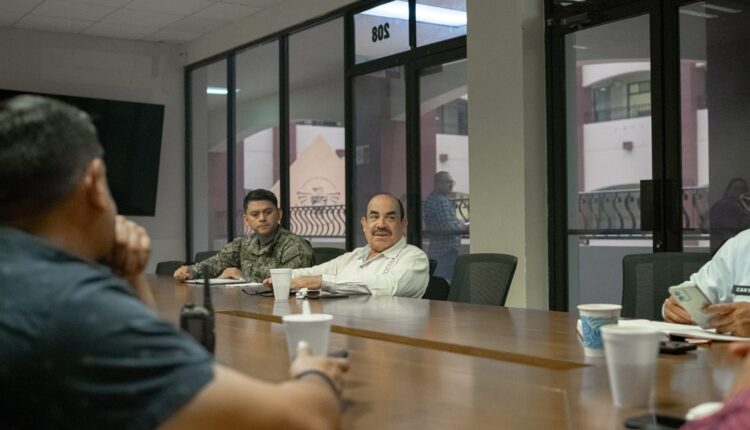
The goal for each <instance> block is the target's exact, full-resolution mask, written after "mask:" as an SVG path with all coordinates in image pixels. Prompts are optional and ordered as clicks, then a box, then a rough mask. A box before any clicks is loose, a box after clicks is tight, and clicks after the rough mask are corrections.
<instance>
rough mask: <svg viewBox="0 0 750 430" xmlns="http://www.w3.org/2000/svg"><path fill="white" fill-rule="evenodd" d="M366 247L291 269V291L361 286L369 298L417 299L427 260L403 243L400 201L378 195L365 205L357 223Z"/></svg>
mask: <svg viewBox="0 0 750 430" xmlns="http://www.w3.org/2000/svg"><path fill="white" fill-rule="evenodd" d="M361 223H362V229H363V230H364V232H365V237H366V238H367V246H363V247H361V248H357V249H355V250H354V251H352V252H348V253H346V254H344V255H341V256H339V257H338V258H336V259H334V260H331V261H329V262H327V263H323V264H320V265H317V266H314V267H309V268H304V269H294V271H292V277H293V279H292V285H291V287H292V288H307V289H309V290H315V289H320V288H321V287H323V286H326V285H331V286H336V285H341V284H364V285H366V286H367V288H368V289H369V290H370V292H371V293H372V294H373V295H384V296H400V297H415V298H419V297H422V295H423V294H424V292H425V289H427V282H428V281H429V274H428V269H429V261H428V259H427V255H426V254H425V253H424V251H422V250H421V249H419V248H417V247H416V246H413V245H409V244H407V243H406V238H404V232H405V231H406V226H407V224H408V221H407V219H406V218H404V209H403V205H402V204H401V202H400V201H399V200H398V199H397V198H395V197H393V196H391V195H389V194H378V195H376V196H375V197H373V198H372V199H370V202H369V203H368V204H367V214H366V216H364V217H362V220H361Z"/></svg>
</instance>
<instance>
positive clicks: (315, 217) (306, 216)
mask: <svg viewBox="0 0 750 430" xmlns="http://www.w3.org/2000/svg"><path fill="white" fill-rule="evenodd" d="M289 210H290V212H291V214H290V218H289V220H290V223H291V228H292V232H294V233H296V234H298V235H300V236H303V237H330V238H343V237H345V236H344V235H345V233H346V206H345V205H331V206H292V207H290V208H289Z"/></svg>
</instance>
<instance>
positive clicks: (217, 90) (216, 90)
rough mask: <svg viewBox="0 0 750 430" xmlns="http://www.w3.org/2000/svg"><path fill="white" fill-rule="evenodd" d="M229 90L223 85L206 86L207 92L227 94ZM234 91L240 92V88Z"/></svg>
mask: <svg viewBox="0 0 750 430" xmlns="http://www.w3.org/2000/svg"><path fill="white" fill-rule="evenodd" d="M228 92H229V91H228V90H227V89H226V88H222V87H206V94H217V95H226V94H227V93H228ZM234 92H235V93H239V92H240V89H239V88H237V89H236V90H234Z"/></svg>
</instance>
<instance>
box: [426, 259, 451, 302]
mask: <svg viewBox="0 0 750 430" xmlns="http://www.w3.org/2000/svg"><path fill="white" fill-rule="evenodd" d="M431 261H432V260H431ZM449 292H450V285H448V281H446V280H445V278H441V277H440V276H430V282H429V283H428V284H427V290H425V292H424V295H423V296H422V298H423V299H430V300H446V299H447V298H448V293H449Z"/></svg>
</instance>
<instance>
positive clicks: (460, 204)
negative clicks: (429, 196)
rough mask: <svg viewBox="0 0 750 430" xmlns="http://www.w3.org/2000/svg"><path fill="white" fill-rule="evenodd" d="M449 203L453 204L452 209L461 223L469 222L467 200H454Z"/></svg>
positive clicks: (465, 198) (464, 198)
mask: <svg viewBox="0 0 750 430" xmlns="http://www.w3.org/2000/svg"><path fill="white" fill-rule="evenodd" d="M450 201H451V203H453V209H455V210H456V216H457V217H458V218H459V219H461V220H462V221H463V222H469V198H468V197H463V198H455V199H450ZM423 204H424V203H423Z"/></svg>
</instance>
